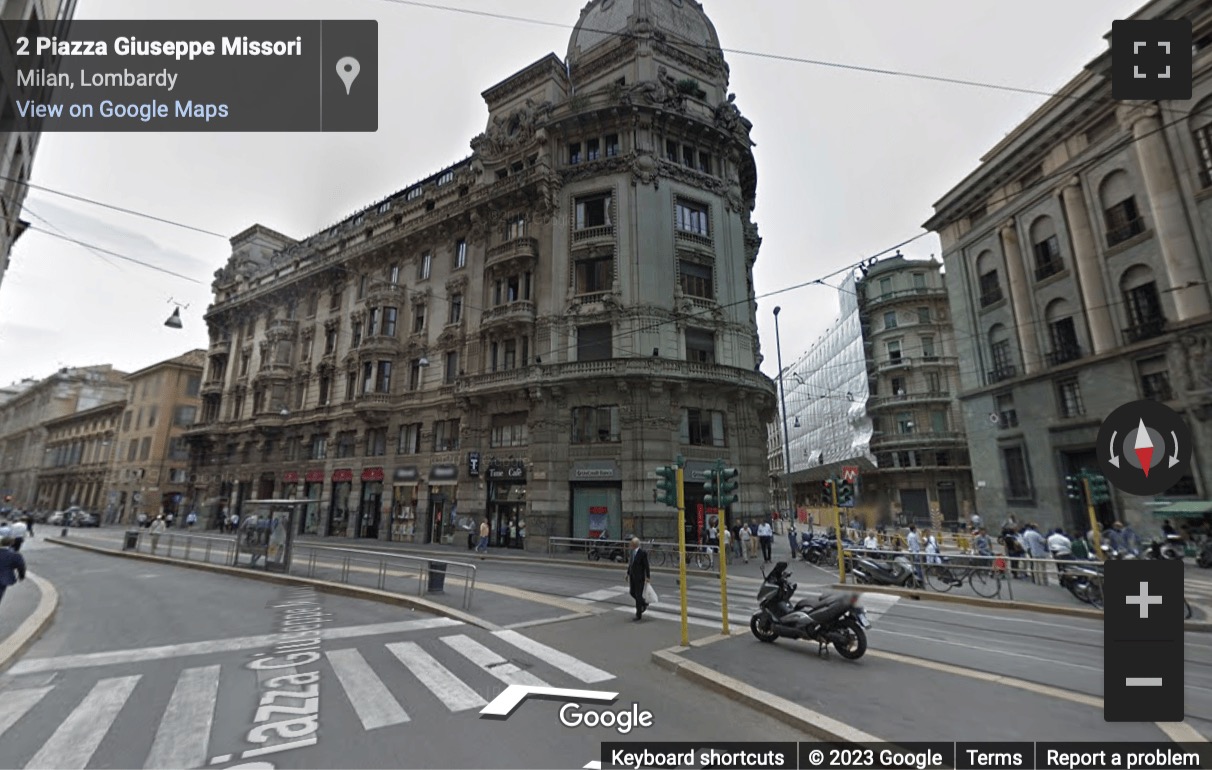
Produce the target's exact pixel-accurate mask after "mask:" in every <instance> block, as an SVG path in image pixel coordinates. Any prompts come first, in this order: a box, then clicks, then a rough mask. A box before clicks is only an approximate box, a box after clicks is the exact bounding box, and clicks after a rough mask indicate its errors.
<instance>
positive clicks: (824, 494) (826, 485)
mask: <svg viewBox="0 0 1212 770" xmlns="http://www.w3.org/2000/svg"><path fill="white" fill-rule="evenodd" d="M821 502H822V503H824V504H825V505H833V482H832V481H826V482H823V483H822V484H821Z"/></svg>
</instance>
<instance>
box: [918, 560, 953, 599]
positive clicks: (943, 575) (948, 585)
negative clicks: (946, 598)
mask: <svg viewBox="0 0 1212 770" xmlns="http://www.w3.org/2000/svg"><path fill="white" fill-rule="evenodd" d="M925 572H926V585H928V586H930V590H932V591H938V592H939V593H940V594H945V593H947V592H948V591H950V590H951V589H952V588H955V585H956V580H955V576H954V575H952V574H951V570H949V569H947V567H945V566H944V565H942V564H927V565H926V569H925Z"/></svg>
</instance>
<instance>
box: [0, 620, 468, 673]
mask: <svg viewBox="0 0 1212 770" xmlns="http://www.w3.org/2000/svg"><path fill="white" fill-rule="evenodd" d="M461 625H464V624H463V622H462V621H461V620H453V619H451V618H425V619H423V620H401V621H397V622H394V623H372V624H370V625H365V626H346V627H344V628H325V629H322V630H321V631H320V632H319V634H320V638H321V639H323V640H333V639H357V638H360V637H366V636H383V635H385V634H396V633H403V632H406V631H424V630H428V629H432V628H450V627H451V626H461ZM279 641H281V634H261V635H260V636H239V637H234V638H231V639H213V640H211V641H208V642H187V643H185V644H166V645H163V646H160V647H143V648H140V649H133V650H111V651H109V652H92V653H86V654H83V655H63V656H61V657H58V658H32V659H29V660H23V661H20V662H19V663H16V664H14V665H13V667H12V668H10V669H9V670H8V674H9V675H13V676H17V675H21V674H36V673H41V672H43V671H63V670H66V669H72V668H92V667H93V666H113V665H118V664H121V663H145V662H147V661H150V660H166V659H168V658H182V657H187V656H190V655H211V654H214V653H218V652H239V651H241V650H255V649H259V648H262V647H273V646H274V645H276V644H277V643H278V642H279Z"/></svg>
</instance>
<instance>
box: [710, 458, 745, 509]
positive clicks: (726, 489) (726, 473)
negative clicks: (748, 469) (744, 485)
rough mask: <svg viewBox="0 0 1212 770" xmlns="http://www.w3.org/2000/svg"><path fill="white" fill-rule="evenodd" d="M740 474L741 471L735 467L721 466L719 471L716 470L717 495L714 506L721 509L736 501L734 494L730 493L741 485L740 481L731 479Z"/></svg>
mask: <svg viewBox="0 0 1212 770" xmlns="http://www.w3.org/2000/svg"><path fill="white" fill-rule="evenodd" d="M740 475H741V472H740V471H738V470H737V469H736V468H721V469H720V470H719V471H717V476H716V480H715V486H716V497H717V504H716V507H717V508H719V509H720V510H723V509H725V508H727V507H728V506H730V505H732V504H733V503H735V502H736V495H734V494H731V493H732V492H735V491H736V489H737V487H739V486H740V485H741V482H740V481H732V479H735V478H737V477H738V476H740Z"/></svg>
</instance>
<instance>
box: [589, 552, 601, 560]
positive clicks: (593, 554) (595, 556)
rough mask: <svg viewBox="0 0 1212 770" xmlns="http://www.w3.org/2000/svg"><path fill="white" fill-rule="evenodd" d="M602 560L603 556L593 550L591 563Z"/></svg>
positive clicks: (590, 554) (590, 558)
mask: <svg viewBox="0 0 1212 770" xmlns="http://www.w3.org/2000/svg"><path fill="white" fill-rule="evenodd" d="M601 558H602V554H600V553H598V552H597V551H596V550H591V551H590V552H589V560H590V561H597V560H598V559H601Z"/></svg>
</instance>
